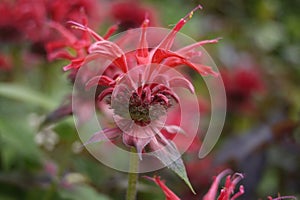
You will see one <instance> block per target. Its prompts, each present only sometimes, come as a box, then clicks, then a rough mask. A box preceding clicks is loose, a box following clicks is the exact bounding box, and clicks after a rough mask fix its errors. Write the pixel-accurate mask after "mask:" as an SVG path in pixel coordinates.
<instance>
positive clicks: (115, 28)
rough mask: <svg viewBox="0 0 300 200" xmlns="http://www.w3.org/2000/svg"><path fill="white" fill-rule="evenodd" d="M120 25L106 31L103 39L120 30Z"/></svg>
mask: <svg viewBox="0 0 300 200" xmlns="http://www.w3.org/2000/svg"><path fill="white" fill-rule="evenodd" d="M118 28H119V26H118V25H113V26H111V27H109V29H108V31H107V32H106V33H105V35H104V36H103V39H105V40H107V39H108V38H109V37H110V36H112V34H114V33H115V32H116V31H117V30H118Z"/></svg>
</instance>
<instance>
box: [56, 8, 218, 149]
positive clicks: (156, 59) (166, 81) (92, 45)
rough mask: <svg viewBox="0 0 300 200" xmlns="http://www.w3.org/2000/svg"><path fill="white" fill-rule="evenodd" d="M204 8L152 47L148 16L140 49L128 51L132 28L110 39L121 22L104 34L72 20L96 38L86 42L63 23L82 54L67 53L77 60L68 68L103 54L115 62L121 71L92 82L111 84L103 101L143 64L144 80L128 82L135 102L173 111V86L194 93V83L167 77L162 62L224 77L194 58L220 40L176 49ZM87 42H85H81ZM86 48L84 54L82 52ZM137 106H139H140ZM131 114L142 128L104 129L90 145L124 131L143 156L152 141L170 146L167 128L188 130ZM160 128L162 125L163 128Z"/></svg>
mask: <svg viewBox="0 0 300 200" xmlns="http://www.w3.org/2000/svg"><path fill="white" fill-rule="evenodd" d="M199 8H201V7H200V6H198V7H196V8H195V9H194V10H193V11H191V12H190V13H189V14H188V15H187V16H185V17H184V18H182V19H180V20H179V22H178V23H177V24H176V25H175V26H174V28H173V29H172V30H171V31H170V32H169V33H168V34H167V35H166V36H165V37H164V38H163V39H162V41H161V42H160V43H159V44H158V45H157V46H156V47H155V48H149V47H148V41H147V30H148V26H149V23H150V21H149V19H148V18H146V19H145V20H144V22H143V23H142V25H141V28H140V38H139V42H138V46H137V47H136V50H134V51H131V52H124V51H123V49H122V47H123V45H124V43H126V40H127V37H130V31H129V32H128V33H127V34H124V35H123V36H122V38H120V39H118V40H116V41H114V42H112V41H110V40H109V39H110V36H111V35H112V34H113V33H114V31H116V26H112V27H111V28H110V29H109V30H108V31H107V33H106V34H105V35H104V36H100V35H98V34H97V33H96V32H95V31H93V30H92V29H90V28H89V27H87V26H86V24H80V23H77V22H74V21H70V22H69V24H70V25H71V26H72V27H73V28H74V29H77V30H81V31H83V32H84V33H85V34H88V35H89V36H91V38H90V39H88V38H87V37H85V38H84V39H83V40H81V39H79V40H74V41H73V38H74V37H73V35H71V34H69V32H66V31H65V29H63V28H62V27H60V26H57V30H59V31H60V32H61V33H63V34H65V36H66V37H67V38H68V39H67V41H68V45H70V46H71V47H72V48H73V49H75V50H76V52H77V54H76V57H68V56H66V57H65V58H69V59H70V60H71V63H70V64H68V65H67V66H65V67H64V70H66V71H67V70H71V71H72V70H78V69H80V68H81V67H84V66H85V64H87V63H89V62H91V61H94V60H96V59H98V58H105V59H107V60H109V61H110V62H111V64H110V65H109V67H108V68H112V69H114V70H113V71H115V72H117V73H112V74H110V73H103V74H100V75H98V74H95V76H94V77H93V78H92V79H91V80H90V81H88V82H87V84H86V86H87V88H91V87H93V86H95V85H101V86H105V87H106V89H104V90H103V91H102V92H101V93H100V94H99V96H98V100H100V101H101V100H103V99H110V98H111V95H112V94H113V92H115V93H116V91H115V89H116V86H117V85H118V83H119V82H120V81H121V80H122V79H125V78H124V77H126V75H128V73H129V72H130V70H133V69H135V68H140V69H141V70H140V71H143V72H141V74H138V75H136V76H137V78H136V79H138V80H134V81H133V83H132V82H130V81H129V83H128V86H127V87H128V88H130V89H131V92H132V93H131V94H130V95H131V96H132V98H131V100H132V102H131V103H132V105H131V106H133V107H134V106H136V108H137V107H139V108H141V110H143V111H145V112H148V110H147V109H151V106H152V107H155V106H157V105H158V106H162V107H163V108H164V109H165V110H166V111H167V110H168V108H169V107H171V106H172V104H173V103H172V102H178V96H177V94H176V93H175V92H174V91H172V86H178V87H185V88H187V89H188V90H190V91H191V92H192V93H193V92H194V87H193V85H192V84H191V83H190V82H189V80H187V79H186V78H183V77H172V76H164V75H162V73H163V72H162V71H160V68H161V67H160V66H166V67H168V68H170V69H172V68H174V67H177V66H180V65H186V66H188V67H190V68H192V69H194V70H196V71H197V72H198V73H199V74H201V75H213V76H217V75H218V74H217V73H216V72H214V71H213V70H212V69H211V67H209V66H206V65H202V64H201V63H196V62H193V58H194V57H195V56H199V55H200V53H199V52H198V51H197V48H199V47H201V46H203V45H205V44H211V43H216V42H218V39H213V40H205V41H200V42H196V43H194V44H191V45H189V46H186V47H183V48H181V49H179V50H176V51H173V50H171V47H172V45H173V43H174V40H175V37H176V34H177V32H178V31H180V29H181V28H182V27H183V26H184V25H185V24H186V23H187V21H188V20H189V19H191V17H192V14H193V12H194V11H196V10H197V9H199ZM81 41H83V42H81ZM81 44H84V45H82V46H80V45H81ZM82 50H83V51H84V52H81V51H82ZM61 55H62V54H61ZM154 65H155V66H156V68H155V69H154V70H149V67H150V66H154ZM102 71H103V70H102ZM147 71H148V72H147ZM147 73H148V74H147ZM144 74H147V75H144ZM158 76H159V77H160V78H159V80H160V82H156V83H155V84H148V83H149V81H150V82H151V81H153V80H149V78H147V77H152V78H153V77H158ZM150 79H151V78H150ZM119 96H120V95H119ZM131 100H130V101H131ZM121 103H122V102H120V104H121ZM112 106H113V105H112ZM113 109H114V108H113ZM132 110H134V108H133V109H132ZM114 112H115V114H116V112H117V109H114ZM130 114H131V118H132V119H133V121H135V122H136V124H137V125H138V126H134V127H135V128H134V127H131V128H130V129H131V130H129V133H126V132H124V129H120V127H115V128H107V129H103V130H101V131H99V132H97V133H95V134H94V135H93V136H92V137H91V138H90V140H89V141H88V142H87V144H88V143H93V142H98V141H101V140H103V139H105V138H106V139H113V138H115V137H117V136H120V135H122V138H123V142H124V143H125V144H126V145H128V146H134V147H136V149H137V151H138V153H139V154H141V153H142V152H143V150H144V148H145V147H146V146H147V145H148V144H149V145H150V148H152V149H153V148H154V149H156V148H159V147H160V146H161V145H165V144H168V140H167V139H166V137H165V136H164V135H163V134H162V133H161V132H160V130H161V129H163V130H164V131H167V132H169V133H171V134H174V133H178V132H182V130H181V128H180V127H178V126H175V125H174V126H163V125H162V126H161V125H160V122H159V120H153V123H151V125H150V127H148V128H145V129H144V126H146V125H148V124H149V123H150V121H147V120H149V119H146V118H147V117H145V115H142V116H141V119H138V118H137V117H135V115H134V116H133V114H134V111H132V112H131V111H130ZM137 114H139V113H137ZM120 116H122V114H120ZM122 117H123V116H122ZM157 119H158V118H157ZM156 126H161V129H159V128H158V127H156Z"/></svg>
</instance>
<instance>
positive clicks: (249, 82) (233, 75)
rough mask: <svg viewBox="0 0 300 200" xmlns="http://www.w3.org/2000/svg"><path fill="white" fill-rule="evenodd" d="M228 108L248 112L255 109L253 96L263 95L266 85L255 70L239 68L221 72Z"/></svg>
mask: <svg viewBox="0 0 300 200" xmlns="http://www.w3.org/2000/svg"><path fill="white" fill-rule="evenodd" d="M221 75H222V78H223V81H224V85H225V90H226V95H227V100H228V107H229V109H231V110H235V109H239V110H248V109H252V108H253V103H252V102H253V101H252V100H253V96H254V95H257V94H261V93H262V92H263V90H264V87H265V86H264V83H263V80H262V78H261V75H260V74H259V72H258V71H256V70H255V69H243V68H238V69H234V70H231V71H229V70H223V71H222V72H221Z"/></svg>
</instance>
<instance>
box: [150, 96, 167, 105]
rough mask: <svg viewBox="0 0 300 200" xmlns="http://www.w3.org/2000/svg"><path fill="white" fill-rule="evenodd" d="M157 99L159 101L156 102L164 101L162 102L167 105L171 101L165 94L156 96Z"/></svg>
mask: <svg viewBox="0 0 300 200" xmlns="http://www.w3.org/2000/svg"><path fill="white" fill-rule="evenodd" d="M155 97H156V98H157V99H155V101H154V102H157V101H158V102H159V101H160V100H162V101H164V102H165V104H166V105H168V104H169V99H168V98H167V97H166V96H165V95H163V94H156V95H155Z"/></svg>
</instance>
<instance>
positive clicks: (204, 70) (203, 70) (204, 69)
mask: <svg viewBox="0 0 300 200" xmlns="http://www.w3.org/2000/svg"><path fill="white" fill-rule="evenodd" d="M182 62H183V63H184V64H186V65H187V66H189V67H191V68H192V69H194V70H196V71H197V72H198V73H199V74H201V75H203V76H207V75H212V76H215V77H217V76H219V74H218V73H217V72H214V71H213V70H212V68H211V67H209V66H206V65H202V64H198V63H192V62H190V61H187V60H183V61H182Z"/></svg>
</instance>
